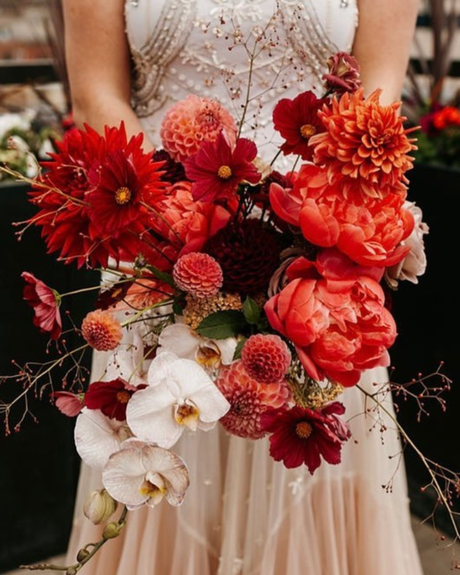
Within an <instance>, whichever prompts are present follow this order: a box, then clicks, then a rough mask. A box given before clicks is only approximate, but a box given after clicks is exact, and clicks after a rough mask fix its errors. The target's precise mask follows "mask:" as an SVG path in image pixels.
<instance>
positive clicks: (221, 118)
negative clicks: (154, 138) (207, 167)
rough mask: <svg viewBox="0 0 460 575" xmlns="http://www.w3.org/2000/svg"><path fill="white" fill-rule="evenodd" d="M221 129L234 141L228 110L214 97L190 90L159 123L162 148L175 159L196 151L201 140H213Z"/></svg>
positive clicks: (232, 126) (234, 132)
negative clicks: (191, 92) (206, 96)
mask: <svg viewBox="0 0 460 575" xmlns="http://www.w3.org/2000/svg"><path fill="white" fill-rule="evenodd" d="M221 131H224V133H225V135H226V136H227V137H228V138H229V140H230V142H235V140H236V133H237V128H236V124H235V121H234V119H233V117H232V116H231V114H230V113H229V112H228V111H227V110H226V109H225V108H224V107H223V106H222V105H221V104H220V103H219V102H217V101H215V100H211V99H210V98H201V97H199V96H196V95H195V94H190V95H189V96H187V98H185V99H184V100H180V101H179V102H176V104H174V105H173V106H172V107H171V108H170V109H169V110H168V112H167V113H166V115H165V116H164V118H163V121H162V123H161V128H160V136H161V140H162V143H163V147H164V149H165V150H166V151H167V152H168V153H169V155H170V156H171V157H172V158H173V159H174V160H176V161H177V162H183V161H184V160H186V159H187V158H189V157H190V156H193V155H194V154H196V153H197V152H198V150H199V149H200V147H201V144H202V143H203V142H213V141H214V140H216V138H217V136H218V135H219V134H220V132H221Z"/></svg>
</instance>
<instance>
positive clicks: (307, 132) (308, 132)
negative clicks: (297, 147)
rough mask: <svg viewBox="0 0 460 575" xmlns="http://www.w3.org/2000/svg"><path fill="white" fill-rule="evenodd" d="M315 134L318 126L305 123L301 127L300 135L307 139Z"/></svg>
mask: <svg viewBox="0 0 460 575" xmlns="http://www.w3.org/2000/svg"><path fill="white" fill-rule="evenodd" d="M315 134H316V128H315V126H312V125H311V124H304V125H303V126H301V127H300V135H301V136H302V138H304V139H305V140H309V139H310V138H311V137H312V136H314V135H315Z"/></svg>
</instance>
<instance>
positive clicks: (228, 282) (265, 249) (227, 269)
mask: <svg viewBox="0 0 460 575" xmlns="http://www.w3.org/2000/svg"><path fill="white" fill-rule="evenodd" d="M203 252H206V253H208V254H209V255H211V256H212V257H213V258H214V259H215V260H217V262H218V263H219V264H220V266H221V268H222V271H223V274H224V284H223V290H224V291H227V292H238V293H241V294H247V295H251V294H256V293H260V292H261V291H266V290H267V287H268V284H269V282H270V278H271V277H272V275H273V272H274V271H275V270H276V268H277V267H278V264H279V261H280V246H279V243H278V240H277V236H276V235H275V233H274V232H273V231H271V230H269V229H267V228H266V227H265V226H264V224H263V223H262V222H261V221H260V220H256V219H247V220H243V221H241V222H234V221H233V222H231V223H230V224H229V225H228V226H226V227H225V228H223V229H222V230H220V231H218V232H217V233H216V234H215V235H214V236H212V237H211V238H210V239H209V240H208V241H207V242H206V244H205V245H204V247H203Z"/></svg>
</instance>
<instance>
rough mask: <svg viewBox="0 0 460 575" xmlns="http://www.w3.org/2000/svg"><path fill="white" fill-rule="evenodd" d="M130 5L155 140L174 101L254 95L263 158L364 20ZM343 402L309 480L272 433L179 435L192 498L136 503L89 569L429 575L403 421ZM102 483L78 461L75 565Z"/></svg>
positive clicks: (250, 7) (348, 0)
mask: <svg viewBox="0 0 460 575" xmlns="http://www.w3.org/2000/svg"><path fill="white" fill-rule="evenodd" d="M125 14H126V32H127V35H128V39H129V43H130V47H131V51H132V56H133V62H134V76H135V81H134V89H133V106H134V108H135V110H136V112H137V114H138V116H139V117H140V118H141V121H142V122H143V125H144V126H145V129H146V132H147V133H148V134H149V136H150V138H151V139H152V141H153V142H154V144H155V145H157V146H161V142H160V139H159V126H160V123H161V119H162V117H163V115H164V113H165V110H166V109H167V108H168V106H169V105H171V103H173V102H174V101H177V100H180V99H182V98H184V97H186V96H187V95H188V94H190V93H196V94H198V95H201V96H212V97H216V98H218V99H219V100H220V101H221V102H222V103H223V104H224V105H225V106H226V107H227V108H228V109H229V111H230V112H231V113H233V114H234V115H235V117H237V118H238V117H241V113H242V110H243V107H244V105H245V102H246V100H248V99H249V106H248V112H247V113H246V116H245V118H246V121H245V125H244V129H243V135H246V136H247V137H250V138H252V139H255V140H256V141H257V144H258V149H259V153H260V154H261V155H262V156H263V157H264V158H265V159H266V160H267V161H270V160H271V159H272V158H273V157H274V155H275V152H276V149H277V148H276V145H277V142H276V139H275V136H274V133H273V129H272V127H271V112H272V110H273V107H274V105H275V104H276V102H277V101H278V100H279V99H280V98H283V97H294V96H295V95H296V94H298V93H299V92H301V91H303V90H306V89H313V90H316V91H317V92H318V93H321V75H322V74H323V73H324V66H325V62H326V60H327V58H328V57H329V55H331V54H332V53H333V52H336V51H337V50H347V51H348V50H350V49H351V45H352V41H353V37H354V32H355V28H356V25H357V21H358V11H357V5H356V0H304V1H299V0H279V1H278V2H275V1H274V0H198V1H196V0H128V1H127V2H126V6H125ZM261 48H262V49H261ZM251 54H252V56H251ZM251 61H252V62H251ZM249 80H250V89H249V98H248V96H247V94H248V86H249ZM282 167H283V166H282ZM104 360H105V358H104V356H103V354H97V355H96V356H95V361H94V366H93V377H95V378H100V377H101V375H102V374H103V369H104ZM386 378H387V372H386V370H384V369H379V370H372V371H370V372H368V373H366V374H365V375H364V377H363V378H362V381H361V385H362V386H363V387H365V388H367V389H369V390H374V388H373V387H372V384H373V382H384V381H386ZM340 400H341V401H342V402H343V403H344V404H345V406H346V409H347V412H346V416H347V418H348V420H349V422H350V426H351V430H352V439H351V440H350V441H348V443H347V444H346V445H345V446H344V448H343V451H342V463H341V464H340V465H336V466H334V465H328V464H326V463H323V465H322V466H321V467H320V468H319V469H318V470H317V471H316V472H315V474H314V475H313V476H311V475H310V474H309V472H308V470H307V468H306V467H303V468H298V469H293V470H288V469H286V468H285V467H284V466H283V464H282V463H276V462H275V461H273V460H272V459H271V458H270V456H269V451H268V442H267V441H266V440H265V439H261V440H258V441H250V440H245V439H241V438H238V437H235V436H230V435H228V434H227V433H226V432H225V431H224V430H223V429H222V428H221V427H220V426H217V427H216V429H215V430H213V431H211V432H206V433H205V432H199V431H198V432H197V433H196V434H192V433H190V434H189V435H186V434H184V435H183V436H182V438H181V440H180V441H179V443H178V444H176V445H175V446H174V451H176V452H178V453H179V454H180V455H181V456H182V457H183V458H184V459H185V461H186V463H187V465H188V466H189V470H190V476H191V486H190V489H189V491H188V493H187V496H186V500H185V502H184V503H183V505H182V506H181V507H179V508H174V507H171V506H169V505H168V504H167V503H166V502H162V503H161V504H160V505H159V506H158V507H157V508H155V509H147V508H145V509H141V510H137V511H134V512H131V513H130V514H129V515H128V520H127V526H126V527H125V529H124V532H123V535H122V536H121V537H119V538H117V539H116V540H113V541H109V542H108V543H107V544H106V545H105V546H104V547H103V549H102V550H101V551H100V552H99V553H97V554H96V556H95V557H94V558H93V559H92V560H91V561H90V562H89V563H88V565H87V566H85V567H84V568H83V571H82V573H83V574H84V575H92V574H98V575H216V574H218V575H260V574H264V575H304V574H306V573H308V575H369V574H370V573H372V575H420V574H421V573H422V570H421V566H420V562H419V558H418V553H417V549H416V545H415V541H414V537H413V534H412V531H411V525H410V515H409V506H408V495H407V489H406V478H405V471H404V463H403V460H402V454H401V445H400V442H399V439H398V435H397V432H396V430H395V424H394V422H392V421H391V420H390V419H388V418H383V420H377V416H376V414H375V413H367V414H366V408H367V407H368V404H366V399H365V397H364V395H363V394H362V392H361V391H359V390H358V389H349V390H347V391H346V393H345V394H344V395H343V397H341V398H340ZM387 408H388V409H390V411H391V409H392V407H391V403H390V402H388V403H387ZM384 426H385V427H387V429H386V431H383V432H382V428H383V427H384ZM386 485H388V486H389V487H388V488H387V489H385V488H384V486H386ZM100 487H101V482H100V476H99V475H98V474H97V473H96V472H93V471H91V470H90V469H88V468H87V467H86V466H84V465H83V466H82V471H81V477H80V484H79V490H78V496H77V502H76V512H75V521H74V527H73V531H72V535H71V540H70V545H69V551H68V559H69V562H74V560H75V555H76V552H77V551H78V549H80V548H81V547H82V546H83V545H84V544H86V543H88V542H90V541H95V540H97V539H98V538H99V537H100V528H99V527H95V526H93V525H92V524H91V523H90V522H89V520H87V519H85V518H84V517H83V515H82V511H81V510H82V506H83V501H84V499H85V497H86V495H87V494H88V493H89V492H90V491H91V490H92V489H98V488H100Z"/></svg>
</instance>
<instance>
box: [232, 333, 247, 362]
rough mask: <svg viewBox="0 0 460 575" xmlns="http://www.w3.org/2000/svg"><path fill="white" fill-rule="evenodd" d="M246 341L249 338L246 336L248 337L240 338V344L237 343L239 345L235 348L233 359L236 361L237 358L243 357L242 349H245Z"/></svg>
mask: <svg viewBox="0 0 460 575" xmlns="http://www.w3.org/2000/svg"><path fill="white" fill-rule="evenodd" d="M246 341H247V338H246V337H242V338H241V339H240V340H239V342H238V344H237V346H236V348H235V353H234V354H233V361H236V360H237V359H240V358H241V351H242V349H243V347H244V344H245V343H246Z"/></svg>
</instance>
